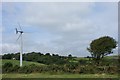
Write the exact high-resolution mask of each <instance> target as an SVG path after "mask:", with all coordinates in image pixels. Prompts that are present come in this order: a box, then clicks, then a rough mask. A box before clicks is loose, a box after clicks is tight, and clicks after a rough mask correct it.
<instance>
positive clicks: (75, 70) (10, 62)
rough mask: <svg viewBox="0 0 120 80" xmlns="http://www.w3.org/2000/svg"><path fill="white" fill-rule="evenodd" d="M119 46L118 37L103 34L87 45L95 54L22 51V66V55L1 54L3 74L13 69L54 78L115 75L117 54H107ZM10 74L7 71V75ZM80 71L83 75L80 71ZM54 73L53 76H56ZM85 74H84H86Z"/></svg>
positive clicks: (21, 72) (27, 74)
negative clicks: (81, 55) (20, 64)
mask: <svg viewBox="0 0 120 80" xmlns="http://www.w3.org/2000/svg"><path fill="white" fill-rule="evenodd" d="M115 47H116V41H115V40H114V39H113V38H111V37H108V36H105V37H101V38H99V39H96V40H93V41H92V42H91V44H90V47H89V48H88V50H89V52H91V55H92V57H88V56H87V57H81V58H78V57H73V56H72V55H71V54H69V55H68V56H59V55H58V54H50V53H46V54H42V53H40V52H31V53H24V54H23V66H22V67H19V55H20V53H15V54H13V53H12V54H5V55H3V56H2V59H3V61H2V62H3V63H2V68H3V69H2V72H3V73H4V75H3V76H4V77H9V76H12V74H11V73H17V75H18V76H19V74H21V75H20V76H22V74H26V76H24V77H27V76H29V74H31V75H33V73H34V74H36V75H42V74H45V76H46V75H47V76H48V77H49V76H50V75H53V76H54V77H55V78H61V77H65V78H67V77H69V78H72V77H73V78H74V77H75V76H76V78H79V77H81V75H83V74H84V75H85V74H86V75H87V77H89V75H88V74H90V76H94V77H97V76H95V75H97V74H99V75H101V76H102V77H108V76H109V77H115V76H111V75H117V74H118V72H119V71H120V69H119V67H118V64H119V61H118V60H119V58H118V56H106V55H108V54H111V53H112V49H113V48H115ZM96 61H97V62H99V65H95V63H94V62H96ZM6 74H8V75H6ZM68 74H69V75H73V74H74V76H72V77H70V76H68ZM79 74H81V75H79ZM53 76H51V77H53ZM84 77H85V76H84ZM98 77H99V76H98Z"/></svg>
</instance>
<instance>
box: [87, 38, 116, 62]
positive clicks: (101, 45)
mask: <svg viewBox="0 0 120 80" xmlns="http://www.w3.org/2000/svg"><path fill="white" fill-rule="evenodd" d="M116 45H117V42H116V41H115V40H114V39H113V38H112V37H109V36H104V37H100V38H99V39H95V40H93V41H92V42H91V43H90V47H89V48H87V50H88V51H89V52H90V53H91V56H92V58H93V59H94V60H95V61H97V63H98V64H99V61H100V60H101V59H102V58H103V57H104V56H106V55H108V54H111V53H113V52H112V49H114V48H116Z"/></svg>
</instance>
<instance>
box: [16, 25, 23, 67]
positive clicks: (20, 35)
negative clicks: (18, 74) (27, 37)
mask: <svg viewBox="0 0 120 80" xmlns="http://www.w3.org/2000/svg"><path fill="white" fill-rule="evenodd" d="M18 26H19V28H20V30H18V29H17V28H15V31H16V34H18V33H20V34H19V36H18V38H17V40H19V39H20V67H22V54H23V41H22V34H23V31H22V28H21V26H20V24H19V23H18Z"/></svg>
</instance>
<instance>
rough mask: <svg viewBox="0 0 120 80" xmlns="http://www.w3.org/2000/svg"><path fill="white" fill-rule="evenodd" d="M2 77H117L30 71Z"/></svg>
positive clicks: (111, 76) (113, 76) (115, 76)
mask: <svg viewBox="0 0 120 80" xmlns="http://www.w3.org/2000/svg"><path fill="white" fill-rule="evenodd" d="M2 77H3V78H118V75H107V74H49V73H32V74H16V73H15V74H14V73H11V74H3V75H2Z"/></svg>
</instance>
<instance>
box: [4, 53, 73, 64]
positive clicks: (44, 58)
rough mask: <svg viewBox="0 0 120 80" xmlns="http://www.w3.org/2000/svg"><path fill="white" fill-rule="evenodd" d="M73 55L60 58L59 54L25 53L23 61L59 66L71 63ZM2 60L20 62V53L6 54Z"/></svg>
mask: <svg viewBox="0 0 120 80" xmlns="http://www.w3.org/2000/svg"><path fill="white" fill-rule="evenodd" d="M72 58H73V57H72V55H68V56H59V55H58V54H52V55H51V54H50V53H46V54H42V53H40V52H31V53H25V54H23V60H24V61H32V62H38V63H43V64H47V65H50V64H57V65H63V64H66V63H67V62H69V60H70V59H72ZM2 59H15V60H20V53H16V54H13V53H11V54H5V55H3V56H2Z"/></svg>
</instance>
